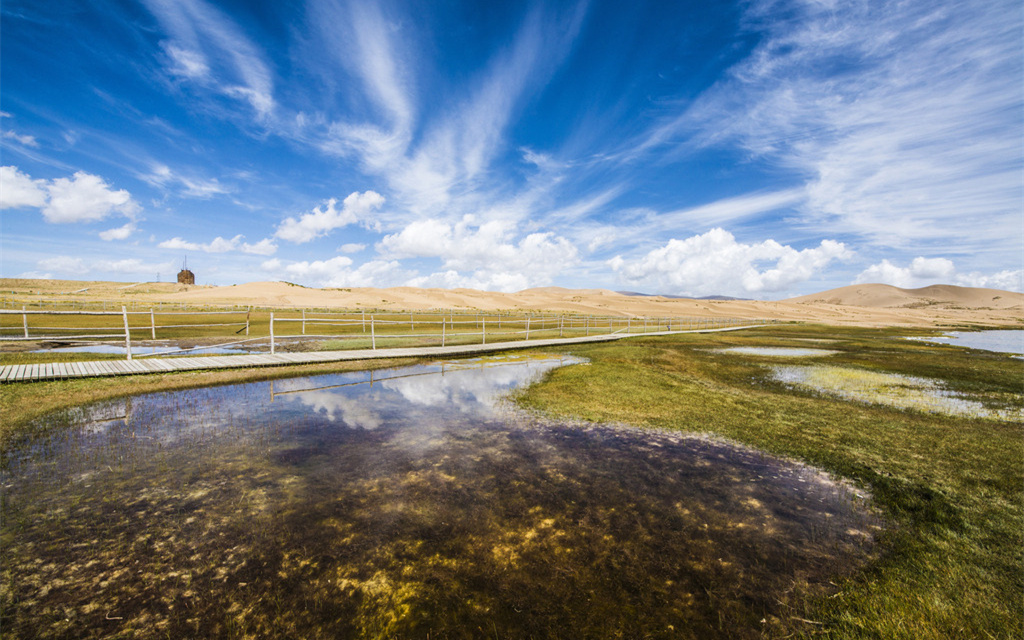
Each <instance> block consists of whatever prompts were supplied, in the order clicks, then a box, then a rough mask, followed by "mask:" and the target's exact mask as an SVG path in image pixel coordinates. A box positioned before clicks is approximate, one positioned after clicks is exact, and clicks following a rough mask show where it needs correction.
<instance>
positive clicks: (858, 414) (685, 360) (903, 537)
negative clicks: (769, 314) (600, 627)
mask: <svg viewBox="0 0 1024 640" xmlns="http://www.w3.org/2000/svg"><path fill="white" fill-rule="evenodd" d="M901 336H902V334H900V333H899V332H897V331H889V330H876V329H871V330H868V329H836V328H826V327H806V326H790V327H772V328H768V329H760V330H750V331H744V332H740V333H729V334H718V335H701V336H671V337H663V338H638V339H635V340H629V341H623V342H617V343H614V344H600V345H587V346H581V347H579V348H576V349H573V353H574V354H576V355H580V356H584V357H587V358H589V359H591V361H592V364H591V365H590V366H588V367H569V368H564V369H558V370H556V371H554V372H552V373H551V374H550V375H549V376H548V378H547V379H546V380H545V381H544V382H543V383H541V384H538V385H535V386H533V387H531V388H530V389H528V390H527V391H525V392H524V393H523V394H521V396H520V398H519V400H520V402H522V403H523V404H525V405H526V406H529V407H532V408H534V409H538V410H541V411H543V412H545V413H549V414H555V415H564V416H572V417H577V418H585V419H587V420H593V421H614V422H624V423H630V424H634V425H640V426H646V427H652V428H661V429H675V430H681V431H688V432H704V433H712V434H716V435H719V436H724V437H726V438H730V439H733V440H736V441H739V442H743V443H746V444H749V445H751V446H754V447H757V448H759V449H762V450H765V451H769V452H772V453H775V454H779V455H783V456H789V457H793V458H798V459H800V460H804V461H806V462H808V463H810V464H812V465H815V466H818V467H821V468H824V469H827V470H828V471H831V472H833V473H835V474H836V475H839V476H842V477H846V478H849V479H851V480H853V481H855V482H856V483H858V484H860V485H861V486H863V487H865V488H867V489H869V490H870V491H871V492H872V494H873V495H874V499H875V501H876V504H877V505H878V508H879V509H880V510H881V512H882V514H883V515H884V516H885V517H886V518H887V519H888V520H889V521H890V522H892V523H893V527H892V528H890V529H889V530H888V531H887V532H886V533H885V534H884V535H883V536H882V539H881V545H882V548H883V551H884V554H883V557H882V559H881V560H880V561H879V562H878V563H877V564H876V565H875V566H874V567H872V568H871V569H870V570H869V571H867V572H866V573H864V574H862V575H859V576H857V577H855V578H852V579H849V580H847V581H846V582H845V583H843V584H842V585H841V590H840V591H839V592H838V593H837V594H836V595H835V596H833V597H831V598H829V599H826V600H823V601H820V602H812V603H808V606H809V607H810V608H809V609H808V610H807V611H805V612H795V613H794V618H793V619H794V623H793V628H792V633H795V634H797V635H808V636H814V637H819V636H821V637H829V638H908V639H909V638H1020V637H1021V636H1022V634H1024V623H1022V618H1024V607H1022V594H1024V546H1022V532H1024V504H1022V503H1024V464H1022V462H1024V438H1022V436H1024V429H1022V426H1021V424H1019V423H1012V422H1000V421H995V420H986V419H970V418H963V417H951V416H945V415H941V414H930V413H921V412H915V411H910V410H898V409H894V408H891V407H886V406H880V405H870V404H861V403H854V402H850V401H843V400H840V399H835V398H832V397H829V396H826V395H822V394H815V393H813V392H802V391H798V390H794V389H789V388H787V387H785V386H783V385H781V384H779V383H776V382H773V381H772V379H771V377H770V376H769V375H768V371H769V369H768V367H769V366H771V365H772V364H777V363H779V362H798V363H801V364H807V363H812V362H815V361H816V360H814V359H806V358H800V359H792V360H789V359H780V358H770V357H755V356H739V355H727V354H717V353H713V352H711V349H714V348H719V347H725V346H747V345H764V346H811V343H808V342H806V340H807V339H812V340H828V341H830V342H828V343H818V344H820V346H822V347H823V348H829V349H838V350H840V351H841V352H842V353H840V354H837V355H835V356H829V357H826V358H822V359H821V360H820V362H828V363H829V364H838V365H848V366H852V367H859V368H864V369H868V370H877V371H886V372H894V373H902V374H907V375H913V376H921V377H928V378H935V379H938V380H941V381H942V382H943V383H944V384H945V385H946V386H948V387H951V388H954V389H957V390H958V391H961V392H964V393H969V394H976V395H977V396H978V397H979V399H984V397H985V396H986V395H987V394H996V395H999V396H1000V397H1002V398H1006V397H1008V396H1012V395H1015V397H1016V402H1017V405H1016V406H1017V408H1018V409H1019V407H1020V406H1021V405H1020V402H1021V400H1020V397H1021V396H1020V395H1019V394H1021V392H1022V381H1024V362H1022V361H1020V360H1015V359H1012V358H1009V357H1006V356H1000V355H993V354H985V353H983V352H972V353H968V352H965V351H962V350H959V349H956V348H951V347H946V346H942V345H931V344H926V343H920V342H913V341H906V340H902V339H900V338H901ZM799 618H803V619H804V620H807V619H810V620H813V621H814V622H817V623H820V624H814V625H812V624H808V623H806V622H801V621H800V620H799Z"/></svg>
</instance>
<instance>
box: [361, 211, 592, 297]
mask: <svg viewBox="0 0 1024 640" xmlns="http://www.w3.org/2000/svg"><path fill="white" fill-rule="evenodd" d="M515 238H516V234H515V227H514V226H513V225H512V224H511V223H510V222H506V221H500V220H492V221H489V222H485V223H483V224H479V225H478V224H476V221H475V219H474V218H473V217H472V216H466V217H464V218H463V219H462V220H461V221H460V222H458V223H456V224H454V225H452V224H449V223H447V222H444V221H441V220H435V219H430V218H428V219H426V220H420V221H417V222H413V223H411V224H409V225H408V226H406V227H405V228H404V229H403V230H402V231H400V232H399V233H396V234H392V235H388V236H385V237H384V239H383V240H382V241H381V243H380V245H379V247H378V248H379V249H380V250H381V253H382V254H383V255H385V256H387V257H391V258H413V257H416V258H440V259H441V263H442V264H441V271H439V272H437V273H434V274H432V275H430V276H425V277H418V278H416V279H414V280H412V281H410V283H409V284H411V285H413V286H437V287H459V286H461V287H471V288H474V289H488V290H497V291H517V290H520V289H525V288H527V287H530V286H539V285H544V284H549V283H550V282H551V281H552V279H553V278H554V276H556V275H559V274H561V273H562V272H563V271H564V270H565V269H568V268H571V267H573V266H575V265H576V264H578V262H579V252H578V250H577V249H576V247H575V245H573V244H572V243H571V242H570V241H568V240H566V239H565V238H562V237H559V236H556V235H554V234H552V233H531V234H528V235H526V236H524V237H522V238H520V239H519V240H518V241H516V239H515Z"/></svg>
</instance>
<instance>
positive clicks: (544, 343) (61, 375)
mask: <svg viewBox="0 0 1024 640" xmlns="http://www.w3.org/2000/svg"><path fill="white" fill-rule="evenodd" d="M757 326H763V325H750V326H745V327H725V328H722V329H697V330H691V331H659V332H651V333H629V334H626V333H613V334H603V335H594V336H584V337H580V338H554V339H550V340H516V341H512V342H495V343H492V344H463V345H455V346H449V347H403V348H395V349H353V350H350V351H309V352H299V353H275V354H270V353H254V354H248V355H239V356H235V355H231V356H201V357H176V358H139V359H135V360H95V361H89V362H48V363H44V364H15V365H6V366H4V367H0V383H8V382H34V381H38V380H65V379H70V378H94V377H103V376H129V375H138V374H146V373H168V372H172V371H199V370H206V369H245V368H251V367H279V366H286V365H297V364H311V363H318V362H340V361H345V360H372V359H379V358H432V357H448V356H459V355H473V354H477V353H493V352H495V351H509V350H512V349H532V348H535V347H557V346H562V345H572V344H581V343H588V342H607V341H610V340H620V339H622V338H636V337H643V336H664V335H674V334H679V333H713V332H721V331H737V330H739V329H752V328H754V327H757Z"/></svg>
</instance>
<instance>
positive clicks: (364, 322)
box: [361, 309, 366, 333]
mask: <svg viewBox="0 0 1024 640" xmlns="http://www.w3.org/2000/svg"><path fill="white" fill-rule="evenodd" d="M361 313H362V314H363V333H366V309H362V310H361Z"/></svg>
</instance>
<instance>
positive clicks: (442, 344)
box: [441, 316, 447, 347]
mask: <svg viewBox="0 0 1024 640" xmlns="http://www.w3.org/2000/svg"><path fill="white" fill-rule="evenodd" d="M446 324H447V318H445V317H444V316H441V346H442V347H443V346H444V338H445V336H444V327H445V325H446Z"/></svg>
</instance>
